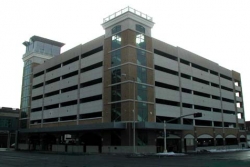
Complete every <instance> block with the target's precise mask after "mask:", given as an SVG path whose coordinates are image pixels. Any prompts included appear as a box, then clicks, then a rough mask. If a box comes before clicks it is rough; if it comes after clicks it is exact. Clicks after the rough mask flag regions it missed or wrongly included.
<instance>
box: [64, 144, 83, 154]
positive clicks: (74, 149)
mask: <svg viewBox="0 0 250 167" xmlns="http://www.w3.org/2000/svg"><path fill="white" fill-rule="evenodd" d="M67 152H69V153H83V146H74V145H68V148H67Z"/></svg>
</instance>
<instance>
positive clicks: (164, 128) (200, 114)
mask: <svg viewBox="0 0 250 167" xmlns="http://www.w3.org/2000/svg"><path fill="white" fill-rule="evenodd" d="M190 115H193V116H194V118H199V117H202V113H200V112H197V113H193V114H187V115H182V116H180V117H177V118H174V119H171V120H169V121H167V122H166V121H165V120H164V123H163V126H164V127H163V133H164V153H167V152H168V150H167V133H166V127H167V124H166V123H168V122H171V121H174V120H177V119H179V118H183V117H186V116H190Z"/></svg>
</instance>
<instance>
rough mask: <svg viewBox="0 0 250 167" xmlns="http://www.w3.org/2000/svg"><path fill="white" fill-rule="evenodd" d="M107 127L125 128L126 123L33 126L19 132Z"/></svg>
mask: <svg viewBox="0 0 250 167" xmlns="http://www.w3.org/2000/svg"><path fill="white" fill-rule="evenodd" d="M108 129H126V123H122V122H110V123H98V124H86V125H72V126H59V127H49V128H36V129H35V128H34V129H20V130H19V132H20V133H44V132H72V131H82V130H86V131H87V130H108Z"/></svg>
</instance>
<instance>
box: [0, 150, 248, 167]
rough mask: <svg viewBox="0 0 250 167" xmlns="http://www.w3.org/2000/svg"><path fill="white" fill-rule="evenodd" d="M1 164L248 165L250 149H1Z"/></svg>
mask: <svg viewBox="0 0 250 167" xmlns="http://www.w3.org/2000/svg"><path fill="white" fill-rule="evenodd" d="M0 166H1V167H20V166H25V167H34V166H35V167H100V166H102V167H127V166H129V167H138V166H143V167H156V166H157V167H161V166H168V167H187V166H192V167H216V166H220V167H235V166H237V167H238V166H240V167H249V166H250V151H238V152H227V153H208V154H190V155H186V156H168V157H157V156H145V157H141V158H131V157H129V156H127V155H125V154H86V155H70V154H54V153H48V152H23V151H2V152H0Z"/></svg>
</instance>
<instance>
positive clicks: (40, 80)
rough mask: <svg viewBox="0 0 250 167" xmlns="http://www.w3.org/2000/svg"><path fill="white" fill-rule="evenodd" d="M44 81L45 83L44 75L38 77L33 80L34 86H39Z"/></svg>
mask: <svg viewBox="0 0 250 167" xmlns="http://www.w3.org/2000/svg"><path fill="white" fill-rule="evenodd" d="M43 81H44V74H43V75H40V76H38V77H36V78H33V82H32V84H33V85H37V84H40V83H43Z"/></svg>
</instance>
